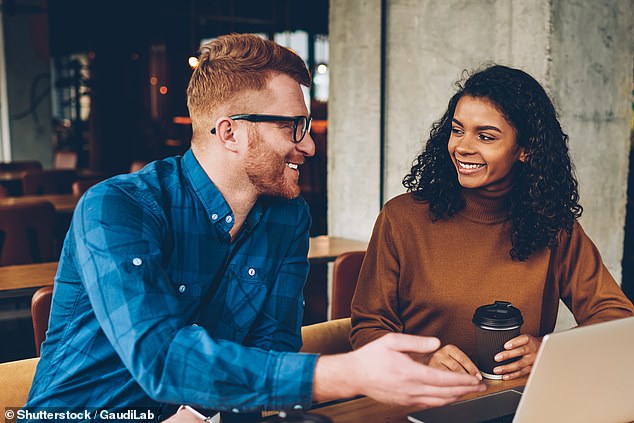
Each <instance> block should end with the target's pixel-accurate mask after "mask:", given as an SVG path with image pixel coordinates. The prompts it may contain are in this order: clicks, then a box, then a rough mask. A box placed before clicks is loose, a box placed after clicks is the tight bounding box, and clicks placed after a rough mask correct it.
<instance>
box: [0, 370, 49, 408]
mask: <svg viewBox="0 0 634 423" xmlns="http://www.w3.org/2000/svg"><path fill="white" fill-rule="evenodd" d="M39 360H40V359H39V357H36V358H28V359H26V360H17V361H9V362H6V363H0V404H2V407H3V408H4V407H22V406H24V404H26V400H27V398H28V397H29V391H30V390H31V384H32V383H33V376H35V369H36V367H37V363H38V362H39ZM3 414H4V410H3Z"/></svg>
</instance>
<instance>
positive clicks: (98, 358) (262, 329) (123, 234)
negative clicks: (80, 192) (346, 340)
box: [25, 34, 483, 418]
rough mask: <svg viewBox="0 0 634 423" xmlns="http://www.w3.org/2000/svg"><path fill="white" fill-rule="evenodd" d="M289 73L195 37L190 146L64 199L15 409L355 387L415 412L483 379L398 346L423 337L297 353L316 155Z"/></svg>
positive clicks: (161, 405)
mask: <svg viewBox="0 0 634 423" xmlns="http://www.w3.org/2000/svg"><path fill="white" fill-rule="evenodd" d="M300 85H305V86H309V85H310V75H309V73H308V71H307V69H306V66H305V64H304V63H303V61H302V60H301V59H300V58H299V57H298V56H297V55H296V54H294V53H292V52H291V51H290V50H288V49H286V48H283V47H281V46H279V45H277V44H275V43H273V42H271V41H266V40H263V39H261V38H259V37H257V36H255V35H236V34H233V35H227V36H222V37H219V38H218V39H216V40H215V41H213V42H211V43H210V44H207V45H206V46H204V47H203V48H202V49H201V54H200V59H199V64H198V66H197V67H196V69H195V70H194V72H193V75H192V77H191V81H190V83H189V87H188V90H187V95H188V107H189V112H190V116H191V119H192V129H193V137H192V141H191V149H190V150H189V151H188V152H187V153H186V154H185V155H184V156H183V157H172V158H168V159H165V160H161V161H157V162H153V163H151V164H149V165H148V166H146V167H145V168H144V169H143V170H141V171H139V172H136V173H134V174H128V175H120V176H117V177H114V178H112V179H109V180H107V181H105V182H103V183H101V184H99V185H96V186H95V187H93V188H92V189H91V190H89V191H88V192H87V193H86V194H84V196H83V198H82V200H81V201H80V203H79V204H78V206H77V209H76V212H75V215H74V217H73V222H72V224H71V228H70V230H69V233H68V235H67V238H66V241H65V244H64V249H63V252H62V256H61V259H60V263H59V270H58V273H57V276H56V280H55V293H54V296H53V303H52V310H51V318H50V325H49V331H48V333H47V340H46V342H45V343H44V344H43V346H42V354H41V359H40V363H39V366H38V369H37V372H36V375H35V380H34V383H33V387H32V389H31V392H30V395H29V401H28V403H27V405H26V406H25V409H30V408H33V409H35V408H38V407H39V408H42V407H58V408H72V409H77V407H93V408H104V407H109V408H110V409H120V410H124V409H130V408H135V407H136V408H140V407H141V408H142V407H153V409H161V410H163V411H161V418H162V417H163V416H165V417H167V416H168V415H169V414H171V412H172V411H173V409H175V407H174V408H173V409H170V407H169V406H175V405H176V404H191V405H193V406H195V407H201V408H206V409H213V410H222V411H231V412H233V413H244V412H250V411H258V412H259V411H260V410H263V409H285V408H295V409H299V408H307V407H310V405H311V402H312V401H313V400H327V399H335V398H342V397H351V396H354V395H358V394H364V395H369V396H372V397H374V398H376V399H377V400H379V401H387V402H393V403H401V404H415V405H418V406H420V407H426V406H433V405H440V404H444V403H446V402H449V401H452V400H455V399H456V398H458V397H459V396H461V395H463V394H465V393H469V392H474V391H477V390H481V389H483V386H481V384H480V383H479V381H478V380H476V379H475V378H474V377H473V376H467V375H457V374H454V373H450V372H442V371H439V370H435V369H431V368H428V367H426V366H423V365H421V364H417V363H415V362H414V361H413V360H412V359H410V358H409V356H408V355H407V353H408V352H412V353H425V352H430V351H433V350H434V349H436V348H437V347H438V341H437V340H435V339H425V338H420V337H412V336H406V335H389V336H386V337H384V338H382V339H380V340H377V341H376V342H374V343H371V344H369V345H367V347H366V348H362V349H360V350H358V351H355V352H351V353H348V354H342V355H335V356H328V357H326V356H324V357H319V356H317V355H311V354H299V353H295V352H296V351H297V350H298V349H299V348H300V346H301V337H300V325H301V321H302V311H303V300H302V289H303V285H304V282H305V280H306V276H307V272H308V261H307V252H308V230H309V226H310V216H309V211H308V208H307V205H306V203H305V202H304V201H303V200H302V199H301V197H299V185H298V178H299V167H300V166H301V165H302V164H303V163H304V160H305V159H306V157H310V156H312V155H313V154H314V151H315V145H314V143H313V140H312V138H311V136H310V117H308V110H307V108H306V105H305V102H304V97H303V94H302V91H301V87H300ZM167 410H170V411H169V412H168V411H167ZM183 414H184V413H183V412H179V413H178V414H177V415H176V417H175V418H179V417H189V418H192V416H191V415H190V416H182V415H183Z"/></svg>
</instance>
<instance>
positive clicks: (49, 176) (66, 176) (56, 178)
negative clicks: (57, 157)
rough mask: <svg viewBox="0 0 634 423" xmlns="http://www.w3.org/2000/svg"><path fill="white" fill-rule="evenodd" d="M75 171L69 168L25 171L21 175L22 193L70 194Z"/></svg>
mask: <svg viewBox="0 0 634 423" xmlns="http://www.w3.org/2000/svg"><path fill="white" fill-rule="evenodd" d="M76 179H77V173H76V172H75V171H74V170H70V169H47V170H40V171H27V172H24V174H23V175H22V192H23V193H24V195H42V194H70V193H72V192H73V182H75V180H76Z"/></svg>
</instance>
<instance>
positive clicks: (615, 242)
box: [328, 0, 634, 281]
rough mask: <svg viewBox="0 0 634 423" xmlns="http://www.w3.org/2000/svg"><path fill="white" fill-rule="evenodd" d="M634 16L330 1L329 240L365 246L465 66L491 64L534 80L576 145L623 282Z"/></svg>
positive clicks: (480, 1)
mask: <svg viewBox="0 0 634 423" xmlns="http://www.w3.org/2000/svg"><path fill="white" fill-rule="evenodd" d="M381 6H383V10H381ZM381 13H386V14H387V15H386V18H385V19H384V21H385V22H386V27H385V28H384V29H385V31H384V32H385V40H384V42H385V45H386V49H385V57H384V60H385V67H384V69H385V72H384V73H383V74H381V73H380V72H378V71H379V70H380V60H381V57H380V52H381V50H380V48H379V47H380V45H381V38H380V36H381V26H380V22H381ZM633 15H634V3H633V2H632V1H630V0H595V1H588V2H577V1H571V0H562V1H553V0H526V1H519V0H518V1H515V0H475V1H464V0H425V1H423V0H388V1H385V2H380V1H378V0H375V1H359V0H352V1H350V0H331V15H330V37H331V38H330V40H331V41H330V52H331V58H330V65H331V69H332V74H331V92H330V101H329V108H330V109H329V113H328V116H329V128H328V135H329V136H328V138H329V139H328V144H329V163H330V166H329V169H328V171H329V173H328V187H329V191H328V196H329V212H328V219H329V233H330V234H331V235H339V236H348V237H352V238H356V239H361V240H367V239H368V238H369V236H370V234H371V230H372V226H373V224H374V219H375V218H376V214H377V213H378V208H377V205H376V204H377V202H379V203H380V198H381V195H380V194H381V193H379V192H378V191H377V188H378V187H379V186H381V185H380V182H381V181H380V179H381V178H382V182H383V186H384V191H383V198H384V200H385V201H386V200H388V199H390V198H392V197H394V196H395V195H397V194H400V193H402V192H404V188H403V187H402V185H401V180H402V178H403V176H405V174H406V173H407V171H408V170H409V168H410V166H411V163H412V160H413V159H414V158H415V157H416V155H417V154H418V153H419V152H420V150H421V149H422V147H423V143H424V141H425V140H426V139H427V135H428V133H429V129H430V127H431V124H432V122H434V121H435V120H437V119H438V118H440V116H441V115H442V113H443V111H444V110H445V109H446V106H447V102H448V100H449V97H450V96H451V94H452V93H453V92H454V90H453V82H454V81H455V80H456V79H458V78H459V76H460V74H461V73H462V71H463V70H464V69H473V68H477V67H480V66H482V65H484V64H487V63H492V62H496V63H500V64H505V65H509V66H514V67H520V68H522V69H524V70H525V71H527V72H529V73H530V74H532V75H533V76H534V77H535V78H536V79H537V80H538V81H540V82H541V83H542V84H543V85H544V86H545V88H546V89H547V91H548V92H549V94H550V95H551V98H553V100H554V102H555V104H556V107H557V108H558V110H559V112H560V121H561V123H562V126H563V127H564V131H565V132H566V133H568V134H569V136H570V149H571V154H572V157H573V161H574V163H575V165H576V171H577V176H578V179H579V183H580V187H581V203H582V205H583V206H584V208H585V213H584V216H583V218H582V224H583V226H584V228H585V229H586V231H587V232H588V234H589V235H590V237H591V238H592V239H593V240H594V241H595V243H596V244H597V246H598V248H599V250H600V251H601V253H602V255H603V258H604V261H605V263H606V265H607V267H608V269H609V270H610V271H611V273H612V274H613V275H614V277H615V279H617V280H619V281H620V279H621V258H622V255H623V236H624V230H623V227H624V222H625V202H626V189H627V172H628V152H629V131H630V116H631V111H630V107H631V98H630V95H631V94H630V90H631V83H632V67H633V64H634V53H633V51H632V45H633V44H634V35H633V34H634V32H633V31H632V25H633V21H634V18H633ZM377 72H378V73H377ZM381 83H383V84H385V109H384V110H383V111H382V112H381V110H380V91H381ZM377 108H378V110H377ZM379 119H383V123H384V125H385V139H384V140H383V145H384V149H383V151H381V145H382V144H381V140H380V139H377V136H378V132H377V129H378V128H380V120H379ZM381 169H383V171H382V172H381V173H380V174H379V173H378V172H380V170H381Z"/></svg>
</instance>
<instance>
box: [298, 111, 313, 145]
mask: <svg viewBox="0 0 634 423" xmlns="http://www.w3.org/2000/svg"><path fill="white" fill-rule="evenodd" d="M309 130H310V120H308V119H307V118H306V117H305V116H302V117H301V118H300V119H298V120H297V121H295V142H300V141H301V140H302V139H304V136H305V135H306V132H308V131H309Z"/></svg>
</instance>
